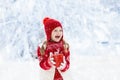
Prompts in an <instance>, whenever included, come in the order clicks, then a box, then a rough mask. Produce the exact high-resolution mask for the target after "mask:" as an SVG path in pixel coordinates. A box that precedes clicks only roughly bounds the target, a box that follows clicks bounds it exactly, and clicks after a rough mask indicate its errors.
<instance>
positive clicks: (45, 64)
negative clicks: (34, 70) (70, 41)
mask: <svg viewBox="0 0 120 80" xmlns="http://www.w3.org/2000/svg"><path fill="white" fill-rule="evenodd" d="M63 45H64V42H63V41H60V42H47V47H46V49H45V52H44V55H41V53H40V47H39V46H38V49H37V56H38V58H39V61H40V63H39V65H40V67H41V68H42V69H44V70H49V69H50V68H51V67H52V66H51V63H50V62H49V55H50V52H52V53H53V54H55V52H59V53H60V54H63V55H64V57H65V61H66V65H65V68H64V69H62V70H61V71H62V72H64V71H66V70H68V68H69V66H70V59H69V57H70V52H69V50H68V51H67V52H65V51H64V47H63Z"/></svg>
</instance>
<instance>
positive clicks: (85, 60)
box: [0, 0, 120, 80]
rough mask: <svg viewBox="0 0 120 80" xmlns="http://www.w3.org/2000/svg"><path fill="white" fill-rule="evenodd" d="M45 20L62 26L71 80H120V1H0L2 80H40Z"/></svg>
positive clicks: (0, 76)
mask: <svg viewBox="0 0 120 80" xmlns="http://www.w3.org/2000/svg"><path fill="white" fill-rule="evenodd" d="M46 16H49V17H51V18H55V19H57V20H59V21H60V22H61V23H62V25H63V28H64V38H65V40H66V41H67V42H68V43H69V44H70V52H71V67H70V71H71V72H70V73H71V78H72V79H73V80H120V77H119V74H120V69H119V67H120V62H119V61H120V59H119V57H120V0H53V1H52V0H0V80H39V78H40V74H41V73H40V72H39V66H38V60H36V59H35V57H36V48H37V45H38V44H39V43H41V42H42V41H43V40H44V39H45V34H44V28H43V23H42V20H43V18H44V17H46ZM76 63H77V64H76Z"/></svg>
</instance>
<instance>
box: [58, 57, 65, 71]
mask: <svg viewBox="0 0 120 80" xmlns="http://www.w3.org/2000/svg"><path fill="white" fill-rule="evenodd" d="M65 66H66V61H65V57H63V62H62V63H61V65H60V66H59V67H58V69H59V70H62V69H64V68H65Z"/></svg>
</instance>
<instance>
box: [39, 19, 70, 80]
mask: <svg viewBox="0 0 120 80" xmlns="http://www.w3.org/2000/svg"><path fill="white" fill-rule="evenodd" d="M43 24H44V28H45V33H46V38H47V40H46V41H44V42H43V44H42V46H38V49H37V55H38V59H39V65H40V67H41V68H42V69H43V70H44V71H43V74H44V72H46V73H45V74H44V75H46V76H45V79H43V80H48V79H49V80H63V77H62V73H64V72H65V71H67V70H68V69H69V66H70V59H69V57H70V52H69V45H68V43H66V42H65V41H64V40H63V28H62V25H61V23H60V22H59V21H57V20H55V19H51V18H48V17H46V18H44V20H43ZM47 71H48V74H47ZM41 77H43V76H41ZM48 77H50V78H48ZM51 78H53V79H51Z"/></svg>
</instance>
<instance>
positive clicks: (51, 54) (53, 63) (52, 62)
mask: <svg viewBox="0 0 120 80" xmlns="http://www.w3.org/2000/svg"><path fill="white" fill-rule="evenodd" d="M49 60H50V62H51V64H52V66H53V65H55V64H56V63H55V61H54V58H53V53H52V52H51V53H50V56H49Z"/></svg>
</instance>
